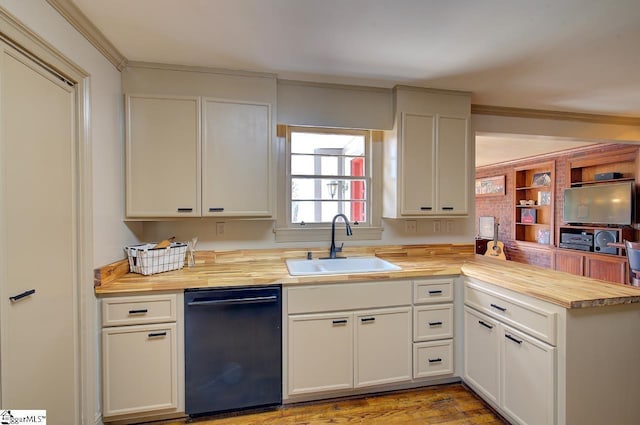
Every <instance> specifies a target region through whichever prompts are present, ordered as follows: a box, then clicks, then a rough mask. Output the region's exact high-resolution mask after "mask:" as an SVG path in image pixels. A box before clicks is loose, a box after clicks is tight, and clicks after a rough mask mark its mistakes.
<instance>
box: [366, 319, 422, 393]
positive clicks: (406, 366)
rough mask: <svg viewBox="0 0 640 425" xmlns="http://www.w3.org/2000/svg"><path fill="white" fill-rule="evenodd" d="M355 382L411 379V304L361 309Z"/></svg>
mask: <svg viewBox="0 0 640 425" xmlns="http://www.w3.org/2000/svg"><path fill="white" fill-rule="evenodd" d="M355 320H356V344H355V347H356V349H355V350H356V352H355V358H356V360H355V386H356V387H366V386H370V385H380V384H386V383H390V382H399V381H406V380H410V379H411V308H410V307H406V308H398V309H388V310H386V309H385V310H371V311H363V312H358V313H357V314H356V317H355Z"/></svg>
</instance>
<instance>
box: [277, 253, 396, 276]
mask: <svg viewBox="0 0 640 425" xmlns="http://www.w3.org/2000/svg"><path fill="white" fill-rule="evenodd" d="M286 263H287V269H289V274H290V275H291V276H310V275H323V274H346V273H375V272H386V271H392V270H402V269H401V268H400V267H398V266H396V265H395V264H393V263H390V262H388V261H385V260H383V259H381V258H378V257H349V258H328V259H319V258H318V259H315V260H294V259H289V260H286Z"/></svg>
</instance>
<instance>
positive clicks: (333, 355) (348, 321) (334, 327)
mask: <svg viewBox="0 0 640 425" xmlns="http://www.w3.org/2000/svg"><path fill="white" fill-rule="evenodd" d="M288 359H289V364H288V377H289V381H288V386H289V394H291V395H295V394H305V393H314V392H321V391H329V390H340V389H349V388H352V387H353V314H351V313H344V314H343V313H338V314H312V315H296V316H291V317H289V350H288Z"/></svg>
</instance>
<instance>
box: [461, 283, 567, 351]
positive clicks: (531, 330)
mask: <svg viewBox="0 0 640 425" xmlns="http://www.w3.org/2000/svg"><path fill="white" fill-rule="evenodd" d="M464 302H465V304H466V305H469V306H471V307H474V308H476V309H477V310H480V311H482V312H484V313H487V314H488V315H490V316H493V317H495V318H498V319H500V320H502V321H503V322H505V323H507V324H510V325H512V326H514V327H516V328H518V329H520V330H521V331H523V332H526V333H528V334H529V335H531V336H533V337H536V338H538V339H540V340H542V341H545V342H547V343H549V344H551V345H556V316H557V315H556V313H554V312H550V311H546V310H544V309H541V308H539V307H537V306H533V305H530V304H527V303H525V302H523V301H520V300H516V299H513V298H510V297H508V296H505V295H501V294H496V293H493V292H492V291H491V290H489V289H487V288H484V287H480V286H478V285H476V284H475V283H473V282H469V281H467V282H465V288H464Z"/></svg>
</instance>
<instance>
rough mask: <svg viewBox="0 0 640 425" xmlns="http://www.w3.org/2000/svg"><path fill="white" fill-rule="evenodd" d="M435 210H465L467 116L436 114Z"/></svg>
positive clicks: (466, 196) (447, 212) (448, 211)
mask: <svg viewBox="0 0 640 425" xmlns="http://www.w3.org/2000/svg"><path fill="white" fill-rule="evenodd" d="M437 127H438V148H437V150H438V156H437V164H438V165H437V167H438V178H437V181H438V213H439V214H453V215H456V214H467V213H468V210H469V208H468V207H467V204H468V198H469V196H468V193H469V190H468V186H469V183H468V181H469V179H468V178H467V175H468V174H467V172H468V171H467V168H468V167H467V164H468V158H469V157H468V148H467V147H468V143H467V139H468V137H467V132H468V130H467V119H466V118H460V117H447V116H441V115H438V126H437Z"/></svg>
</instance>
